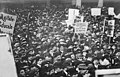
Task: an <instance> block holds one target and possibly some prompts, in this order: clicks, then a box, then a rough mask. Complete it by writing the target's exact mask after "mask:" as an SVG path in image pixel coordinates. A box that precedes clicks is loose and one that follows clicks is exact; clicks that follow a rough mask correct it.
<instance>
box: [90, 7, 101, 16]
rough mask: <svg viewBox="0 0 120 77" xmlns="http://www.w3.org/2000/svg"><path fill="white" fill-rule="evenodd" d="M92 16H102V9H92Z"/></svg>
mask: <svg viewBox="0 0 120 77" xmlns="http://www.w3.org/2000/svg"><path fill="white" fill-rule="evenodd" d="M91 15H92V16H98V15H101V8H91Z"/></svg>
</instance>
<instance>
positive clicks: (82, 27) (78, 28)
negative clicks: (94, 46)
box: [75, 22, 88, 34]
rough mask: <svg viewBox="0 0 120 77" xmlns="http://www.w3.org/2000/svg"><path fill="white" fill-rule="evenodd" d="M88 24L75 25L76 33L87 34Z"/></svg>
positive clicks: (79, 23) (78, 23)
mask: <svg viewBox="0 0 120 77" xmlns="http://www.w3.org/2000/svg"><path fill="white" fill-rule="evenodd" d="M87 28H88V22H77V23H76V24H75V33H80V34H86V32H87Z"/></svg>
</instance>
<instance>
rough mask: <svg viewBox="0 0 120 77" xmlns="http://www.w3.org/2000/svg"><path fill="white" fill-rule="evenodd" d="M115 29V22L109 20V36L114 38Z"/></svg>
mask: <svg viewBox="0 0 120 77" xmlns="http://www.w3.org/2000/svg"><path fill="white" fill-rule="evenodd" d="M114 29H115V20H108V36H109V37H113V35H114Z"/></svg>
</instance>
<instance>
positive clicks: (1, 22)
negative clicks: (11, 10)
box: [0, 12, 17, 34]
mask: <svg viewBox="0 0 120 77" xmlns="http://www.w3.org/2000/svg"><path fill="white" fill-rule="evenodd" d="M16 18H17V16H15V15H10V14H6V13H3V12H1V13H0V29H1V31H3V32H5V33H10V34H13V31H14V26H15V22H16Z"/></svg>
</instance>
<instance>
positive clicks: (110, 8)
mask: <svg viewBox="0 0 120 77" xmlns="http://www.w3.org/2000/svg"><path fill="white" fill-rule="evenodd" d="M108 15H114V16H115V12H114V7H109V8H108Z"/></svg>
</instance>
